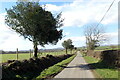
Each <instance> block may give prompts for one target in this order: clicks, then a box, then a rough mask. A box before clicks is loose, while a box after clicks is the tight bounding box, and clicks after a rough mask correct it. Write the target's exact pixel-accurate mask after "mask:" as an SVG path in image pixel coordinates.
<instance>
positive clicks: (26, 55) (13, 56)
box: [0, 51, 70, 62]
mask: <svg viewBox="0 0 120 80" xmlns="http://www.w3.org/2000/svg"><path fill="white" fill-rule="evenodd" d="M47 54H49V55H53V56H54V55H62V54H65V51H59V52H43V53H38V57H43V56H46V55H47ZM68 54H70V51H68ZM0 57H1V58H0V59H2V60H0V61H1V62H6V61H7V60H17V55H16V54H0ZM31 57H33V54H32V53H31ZM29 58H30V53H19V54H18V60H23V59H29Z"/></svg>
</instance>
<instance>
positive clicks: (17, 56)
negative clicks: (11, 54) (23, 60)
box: [16, 48, 18, 60]
mask: <svg viewBox="0 0 120 80" xmlns="http://www.w3.org/2000/svg"><path fill="white" fill-rule="evenodd" d="M16 54H17V60H18V48H17V50H16Z"/></svg>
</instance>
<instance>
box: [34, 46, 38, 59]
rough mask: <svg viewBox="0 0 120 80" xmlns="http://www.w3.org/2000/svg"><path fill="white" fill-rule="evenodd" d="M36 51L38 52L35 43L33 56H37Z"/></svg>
mask: <svg viewBox="0 0 120 80" xmlns="http://www.w3.org/2000/svg"><path fill="white" fill-rule="evenodd" d="M37 52H38V48H37V45H36V44H34V57H35V58H37Z"/></svg>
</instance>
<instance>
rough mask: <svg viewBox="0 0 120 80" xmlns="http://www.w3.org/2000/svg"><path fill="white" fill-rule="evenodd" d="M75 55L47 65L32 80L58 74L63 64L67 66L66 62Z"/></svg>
mask: <svg viewBox="0 0 120 80" xmlns="http://www.w3.org/2000/svg"><path fill="white" fill-rule="evenodd" d="M75 56H76V55H73V56H71V57H70V58H68V59H66V60H63V61H62V62H59V63H57V64H55V65H54V66H51V67H49V68H48V69H45V70H44V71H42V72H41V74H40V75H39V76H38V77H36V79H33V80H40V79H42V80H43V78H44V79H45V78H52V77H53V76H55V75H56V74H58V73H59V72H60V71H62V70H63V66H64V67H65V66H67V64H68V63H70V62H71V61H72V60H73V59H74V57H75Z"/></svg>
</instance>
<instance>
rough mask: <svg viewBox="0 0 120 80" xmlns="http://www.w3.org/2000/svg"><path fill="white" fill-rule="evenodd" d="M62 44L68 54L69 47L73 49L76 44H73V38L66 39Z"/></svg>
mask: <svg viewBox="0 0 120 80" xmlns="http://www.w3.org/2000/svg"><path fill="white" fill-rule="evenodd" d="M62 46H63V47H64V48H65V49H66V54H67V49H73V47H74V45H72V40H71V39H68V40H65V41H64V42H63V43H62Z"/></svg>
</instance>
